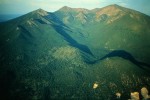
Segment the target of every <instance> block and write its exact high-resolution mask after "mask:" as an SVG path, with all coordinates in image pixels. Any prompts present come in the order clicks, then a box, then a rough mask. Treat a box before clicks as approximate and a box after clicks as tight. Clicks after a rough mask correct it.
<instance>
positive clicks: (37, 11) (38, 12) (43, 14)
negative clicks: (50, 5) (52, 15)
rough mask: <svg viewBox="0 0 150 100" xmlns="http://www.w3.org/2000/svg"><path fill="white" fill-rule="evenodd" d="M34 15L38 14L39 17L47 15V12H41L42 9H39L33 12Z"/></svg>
mask: <svg viewBox="0 0 150 100" xmlns="http://www.w3.org/2000/svg"><path fill="white" fill-rule="evenodd" d="M34 13H37V14H40V15H42V16H46V15H48V12H47V11H45V10H43V9H41V8H39V9H37V10H35V11H34Z"/></svg>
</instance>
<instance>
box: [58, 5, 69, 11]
mask: <svg viewBox="0 0 150 100" xmlns="http://www.w3.org/2000/svg"><path fill="white" fill-rule="evenodd" d="M71 9H72V8H70V7H68V6H63V7H62V8H60V9H59V10H60V11H69V10H71Z"/></svg>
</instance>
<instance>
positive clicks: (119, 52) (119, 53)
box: [93, 50, 150, 68]
mask: <svg viewBox="0 0 150 100" xmlns="http://www.w3.org/2000/svg"><path fill="white" fill-rule="evenodd" d="M111 57H121V58H123V59H126V60H129V61H130V62H132V63H133V64H135V65H137V66H138V67H140V68H143V67H142V66H147V67H150V65H149V64H147V63H144V62H140V61H137V60H136V59H135V58H134V57H133V56H132V55H131V54H130V53H128V52H126V51H124V50H115V51H112V52H110V53H108V54H107V55H105V56H104V57H102V58H100V59H99V60H104V59H106V58H111ZM96 62H97V61H95V62H93V63H96Z"/></svg>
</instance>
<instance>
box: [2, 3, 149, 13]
mask: <svg viewBox="0 0 150 100" xmlns="http://www.w3.org/2000/svg"><path fill="white" fill-rule="evenodd" d="M111 4H117V5H120V6H123V7H127V8H130V9H134V10H137V11H140V12H142V13H144V14H147V15H150V9H149V8H150V6H149V5H150V0H132V1H131V0H72V1H68V0H26V1H21V0H11V1H9V0H1V1H0V14H26V13H28V12H31V11H34V10H36V9H39V8H41V9H43V10H45V11H48V12H54V11H57V10H58V9H60V8H61V7H63V6H68V7H71V8H86V9H94V8H102V7H105V6H108V5H111Z"/></svg>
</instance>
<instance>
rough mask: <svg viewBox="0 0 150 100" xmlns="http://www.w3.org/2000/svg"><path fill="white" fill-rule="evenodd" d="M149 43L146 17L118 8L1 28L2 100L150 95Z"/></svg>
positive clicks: (67, 11) (36, 17)
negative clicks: (148, 92) (148, 91)
mask: <svg viewBox="0 0 150 100" xmlns="http://www.w3.org/2000/svg"><path fill="white" fill-rule="evenodd" d="M149 37H150V17H149V16H147V15H144V14H142V13H140V12H137V11H134V10H131V9H128V8H124V7H121V6H118V5H109V6H107V7H104V8H96V9H93V10H88V9H84V8H70V7H67V6H65V7H63V8H61V9H59V10H58V11H56V12H54V13H50V12H46V11H44V10H42V9H38V10H36V11H33V12H30V13H28V14H26V15H23V16H21V17H18V18H15V19H13V20H10V21H7V22H3V23H0V92H1V94H0V99H2V100H3V99H5V100H7V99H8V100H12V99H14V100H37V99H42V100H50V99H103V100H107V99H111V100H114V99H116V97H115V94H116V93H117V92H120V93H121V94H122V96H121V98H120V99H125V100H127V99H129V98H130V92H134V91H140V89H141V88H142V87H146V88H148V89H150V84H149V83H150V74H149V72H150V68H149V67H150V63H149V61H150V57H149V55H150V40H149ZM94 84H98V87H97V88H93V85H94Z"/></svg>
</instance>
